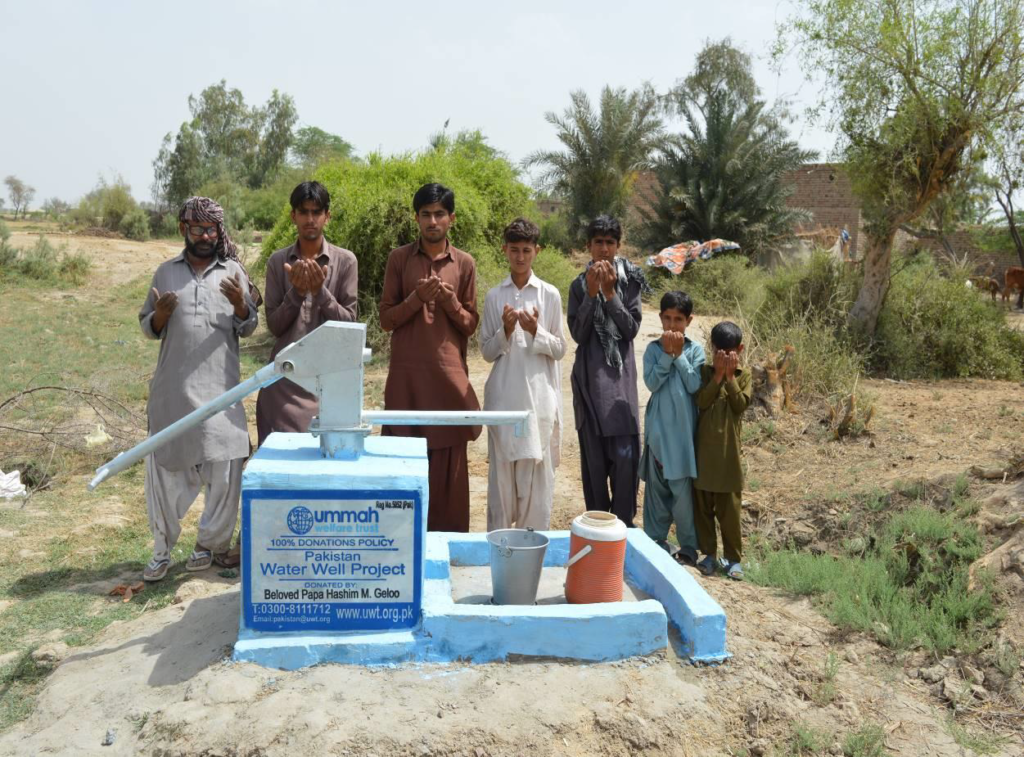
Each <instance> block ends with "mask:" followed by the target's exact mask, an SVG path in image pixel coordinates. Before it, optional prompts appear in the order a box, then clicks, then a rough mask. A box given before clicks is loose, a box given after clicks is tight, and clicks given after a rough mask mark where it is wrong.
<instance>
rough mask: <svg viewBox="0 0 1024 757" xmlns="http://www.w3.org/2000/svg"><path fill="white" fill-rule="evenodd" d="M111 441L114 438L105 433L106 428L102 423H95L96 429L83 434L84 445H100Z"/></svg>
mask: <svg viewBox="0 0 1024 757" xmlns="http://www.w3.org/2000/svg"><path fill="white" fill-rule="evenodd" d="M112 441H114V438H113V437H112V436H111V435H110V434H108V433H107V429H106V428H104V427H103V424H102V423H100V424H97V426H96V430H95V431H93V432H92V433H91V434H86V435H85V446H86V447H102V446H103V445H105V444H107V443H108V442H112Z"/></svg>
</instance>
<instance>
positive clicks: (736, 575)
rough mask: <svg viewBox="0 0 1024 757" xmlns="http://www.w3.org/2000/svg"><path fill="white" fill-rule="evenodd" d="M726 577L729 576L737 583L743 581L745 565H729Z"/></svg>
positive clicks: (733, 563) (736, 563) (735, 563)
mask: <svg viewBox="0 0 1024 757" xmlns="http://www.w3.org/2000/svg"><path fill="white" fill-rule="evenodd" d="M725 575H727V576H729V578H732V579H734V580H736V581H742V580H743V565H741V564H740V563H738V562H731V563H729V567H727V568H726V569H725Z"/></svg>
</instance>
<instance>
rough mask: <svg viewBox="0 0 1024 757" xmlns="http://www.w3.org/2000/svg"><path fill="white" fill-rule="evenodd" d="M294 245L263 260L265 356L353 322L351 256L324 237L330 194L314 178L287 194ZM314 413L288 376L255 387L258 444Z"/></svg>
mask: <svg viewBox="0 0 1024 757" xmlns="http://www.w3.org/2000/svg"><path fill="white" fill-rule="evenodd" d="M291 206H292V222H293V223H294V224H295V229H296V231H297V232H298V239H297V240H296V241H295V244H292V245H289V246H288V247H284V248H282V249H280V250H277V251H276V252H275V253H274V254H273V255H271V256H270V259H269V260H268V261H267V285H266V294H267V298H266V302H267V328H269V329H270V333H272V334H273V335H274V336H275V337H277V341H276V342H274V349H273V351H271V353H270V359H271V360H273V359H274V358H275V357H277V353H279V352H280V351H281V350H283V349H284V348H285V347H287V346H288V345H289V344H291V343H292V342H296V341H298V340H299V339H301V338H302V337H304V336H306V334H308V333H310V332H311V331H313V330H315V329H316V328H318V327H319V326H321V325H322V324H324V323H326V322H327V321H354V320H355V319H356V296H357V288H356V285H357V280H358V265H357V263H356V256H355V255H353V254H352V253H351V252H349V251H348V250H345V249H342V248H341V247H335V246H334V245H333V244H331V243H330V242H328V241H327V239H326V238H325V237H324V227H325V226H326V225H327V222H328V221H329V220H330V219H331V210H330V208H331V196H330V195H329V194H328V193H327V189H326V188H325V187H324V186H323V185H322V184H320V183H319V182H316V181H304V182H302V183H301V184H299V186H297V187H295V189H294V191H292V196H291ZM316 413H317V401H316V395H314V394H311V393H310V392H307V391H306V390H305V389H303V388H302V387H300V386H299V385H298V384H295V383H293V382H291V381H289V380H288V379H286V378H285V379H281V380H280V381H278V382H276V383H274V384H271V385H270V386H268V387H265V388H263V389H261V390H260V394H259V397H258V398H257V400H256V429H257V432H258V433H259V444H260V445H262V444H263V442H264V440H265V439H266V438H267V437H268V436H269V435H270V434H271V432H273V431H295V432H298V433H306V432H307V431H309V424H310V422H311V421H312V420H313V416H315V415H316Z"/></svg>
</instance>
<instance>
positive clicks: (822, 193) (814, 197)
mask: <svg viewBox="0 0 1024 757" xmlns="http://www.w3.org/2000/svg"><path fill="white" fill-rule="evenodd" d="M785 181H786V183H787V184H791V185H792V187H793V193H792V194H791V195H790V196H789V197H788V198H787V199H786V204H787V205H789V206H790V207H795V208H804V209H805V210H809V211H810V212H811V214H812V216H813V220H812V221H811V222H810V223H809V224H804V225H803V227H802V228H800V229H798V231H814V230H815V229H819V228H836V229H846V230H847V231H848V232H849V233H850V247H849V253H848V254H849V256H850V257H852V258H854V259H858V258H859V257H860V247H859V245H860V238H861V225H862V218H861V213H860V203H859V202H857V199H856V198H855V197H854V196H853V187H852V186H851V184H850V179H849V178H848V177H847V176H846V175H845V174H843V172H842V171H841V170H840V169H839V167H837V166H835V165H832V164H831V163H807V164H806V165H803V166H801V167H800V168H798V169H797V170H795V171H793V172H792V173H790V174H788V175H787V177H786V179H785Z"/></svg>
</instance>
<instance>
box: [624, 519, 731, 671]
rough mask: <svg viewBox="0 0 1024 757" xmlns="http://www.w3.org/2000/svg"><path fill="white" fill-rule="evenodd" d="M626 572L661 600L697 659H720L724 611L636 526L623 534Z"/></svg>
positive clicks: (724, 654)
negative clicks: (624, 537)
mask: <svg viewBox="0 0 1024 757" xmlns="http://www.w3.org/2000/svg"><path fill="white" fill-rule="evenodd" d="M626 575H627V577H628V578H629V579H630V580H631V581H632V582H633V583H634V584H635V585H636V586H637V588H639V589H641V590H642V591H644V592H646V593H647V594H650V595H651V596H652V597H653V598H654V599H656V600H658V601H659V602H661V604H662V605H663V606H664V608H665V612H666V613H667V614H668V617H669V620H671V621H672V623H673V624H674V625H675V626H676V627H677V628H678V629H679V632H680V633H681V634H682V636H683V644H684V645H685V651H686V653H687V655H688V656H689V657H690V659H692V660H695V661H697V662H720V661H722V660H724V659H726V658H728V657H730V656H731V655H730V653H729V652H728V651H727V650H726V620H725V611H724V610H722V607H721V605H719V604H718V603H717V602H716V601H715V600H714V599H712V598H711V596H710V595H709V594H708V593H707V592H706V591H704V588H703V587H702V586H701V585H700V584H699V583H698V582H697V580H696V579H695V578H694V577H693V576H691V575H690V574H689V573H688V572H687V571H686V569H685V568H683V566H681V565H680V564H679V563H677V562H676V561H675V560H674V559H673V558H672V557H671V555H669V554H668V553H667V552H666V551H665V550H663V549H662V548H661V547H659V546H658V545H657V544H656V543H655V542H654V540H653V539H651V538H650V537H649V536H648V535H647V534H645V533H644V532H643V531H641V530H640V529H638V528H631V529H629V532H628V533H627V534H626Z"/></svg>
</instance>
